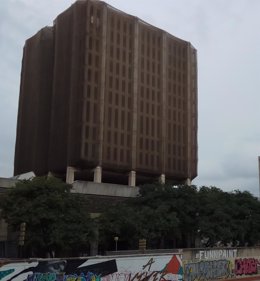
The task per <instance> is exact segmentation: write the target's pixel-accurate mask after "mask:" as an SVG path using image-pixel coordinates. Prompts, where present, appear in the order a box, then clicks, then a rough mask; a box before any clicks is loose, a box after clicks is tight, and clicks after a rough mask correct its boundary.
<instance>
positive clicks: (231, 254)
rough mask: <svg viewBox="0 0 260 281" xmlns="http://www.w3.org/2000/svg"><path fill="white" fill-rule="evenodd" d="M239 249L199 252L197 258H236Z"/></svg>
mask: <svg viewBox="0 0 260 281" xmlns="http://www.w3.org/2000/svg"><path fill="white" fill-rule="evenodd" d="M236 257H237V249H228V250H225V249H222V250H205V251H199V252H198V253H197V254H196V258H197V259H200V260H216V259H227V258H236Z"/></svg>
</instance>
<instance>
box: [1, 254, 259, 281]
mask: <svg viewBox="0 0 260 281" xmlns="http://www.w3.org/2000/svg"><path fill="white" fill-rule="evenodd" d="M188 251H192V253H188V252H187V251H186V250H183V252H182V253H180V254H149V255H145V254H144V255H131V256H104V257H90V258H75V259H40V260H26V261H7V260H6V261H5V260H1V261H0V281H182V280H183V281H209V280H216V279H218V280H229V279H230V280H237V279H238V280H239V281H241V280H248V281H250V280H260V255H259V256H254V257H249V256H247V255H246V254H245V253H244V255H245V256H244V257H243V256H240V253H242V252H241V251H240V250H238V249H211V250H208V249H207V250H205V249H201V250H194V249H193V250H188ZM248 253H252V251H251V252H250V251H249V252H248ZM189 255H190V256H193V257H194V258H193V259H192V260H188V259H186V260H185V256H186V257H187V256H189Z"/></svg>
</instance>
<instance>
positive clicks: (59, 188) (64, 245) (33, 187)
mask: <svg viewBox="0 0 260 281" xmlns="http://www.w3.org/2000/svg"><path fill="white" fill-rule="evenodd" d="M70 189H71V186H70V185H68V184H66V183H64V182H62V181H61V180H59V179H57V178H54V177H51V178H46V177H36V178H33V179H32V180H24V181H20V182H18V183H17V184H16V187H15V188H12V189H10V190H9V191H8V192H6V193H5V194H4V195H3V197H2V198H1V209H2V217H3V218H4V219H5V220H6V222H7V223H8V224H9V226H11V227H12V229H13V230H15V231H17V232H19V228H20V225H21V223H26V233H25V245H24V249H25V250H26V251H27V252H28V255H30V256H40V257H42V256H43V257H44V256H45V255H46V253H53V252H55V253H56V255H68V254H69V255H73V254H74V253H77V254H78V253H79V252H82V251H84V250H86V249H87V248H88V241H89V238H90V235H91V232H92V229H91V220H90V218H89V215H88V210H87V206H88V202H87V201H86V198H85V197H84V196H83V195H79V194H73V193H70Z"/></svg>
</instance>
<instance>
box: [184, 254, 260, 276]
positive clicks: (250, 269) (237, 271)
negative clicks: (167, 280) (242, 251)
mask: <svg viewBox="0 0 260 281" xmlns="http://www.w3.org/2000/svg"><path fill="white" fill-rule="evenodd" d="M256 277H257V279H259V280H260V258H259V259H258V258H241V257H239V256H238V250H237V249H217V250H216V249H215V250H201V251H198V252H197V253H196V260H195V261H183V279H184V280H185V281H206V280H216V279H222V280H234V279H238V278H239V280H256Z"/></svg>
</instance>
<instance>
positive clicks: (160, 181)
mask: <svg viewBox="0 0 260 281" xmlns="http://www.w3.org/2000/svg"><path fill="white" fill-rule="evenodd" d="M159 183H161V184H165V174H161V175H160V177H159Z"/></svg>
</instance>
